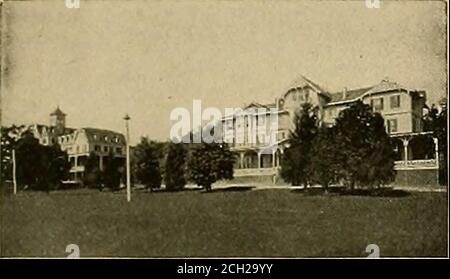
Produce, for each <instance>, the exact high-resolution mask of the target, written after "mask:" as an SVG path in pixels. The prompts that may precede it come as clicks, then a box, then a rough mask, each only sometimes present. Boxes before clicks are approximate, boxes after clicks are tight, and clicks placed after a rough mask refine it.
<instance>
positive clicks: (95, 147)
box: [94, 145, 102, 151]
mask: <svg viewBox="0 0 450 279" xmlns="http://www.w3.org/2000/svg"><path fill="white" fill-rule="evenodd" d="M94 150H95V151H102V148H101V147H100V145H96V146H94Z"/></svg>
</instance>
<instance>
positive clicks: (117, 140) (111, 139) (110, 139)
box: [93, 134, 121, 143]
mask: <svg viewBox="0 0 450 279" xmlns="http://www.w3.org/2000/svg"><path fill="white" fill-rule="evenodd" d="M93 138H94V140H100V138H101V140H103V141H104V142H112V143H120V142H121V141H120V138H119V137H118V136H113V137H110V136H107V135H103V136H101V137H100V136H99V135H97V134H94V135H93Z"/></svg>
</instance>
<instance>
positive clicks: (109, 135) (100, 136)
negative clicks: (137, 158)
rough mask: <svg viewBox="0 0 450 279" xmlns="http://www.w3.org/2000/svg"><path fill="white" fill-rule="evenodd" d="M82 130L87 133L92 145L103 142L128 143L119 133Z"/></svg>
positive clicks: (94, 129) (91, 129)
mask: <svg viewBox="0 0 450 279" xmlns="http://www.w3.org/2000/svg"><path fill="white" fill-rule="evenodd" d="M82 130H84V131H85V134H86V137H87V138H88V141H89V142H92V143H102V142H103V143H104V142H110V143H116V144H125V143H126V140H125V136H124V135H123V134H121V133H118V132H114V131H110V130H105V129H97V128H90V127H87V128H82ZM116 138H117V139H118V142H116Z"/></svg>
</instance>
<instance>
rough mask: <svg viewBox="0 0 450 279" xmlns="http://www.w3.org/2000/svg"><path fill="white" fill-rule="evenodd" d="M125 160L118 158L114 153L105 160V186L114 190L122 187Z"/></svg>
mask: <svg viewBox="0 0 450 279" xmlns="http://www.w3.org/2000/svg"><path fill="white" fill-rule="evenodd" d="M121 169H123V160H121V159H119V158H116V157H115V156H114V154H113V153H112V152H110V153H109V154H108V157H106V158H105V169H104V171H103V182H104V183H105V186H106V187H108V188H111V189H113V190H115V189H118V188H119V187H120V179H121V177H122V173H121Z"/></svg>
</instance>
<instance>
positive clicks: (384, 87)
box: [365, 79, 409, 94]
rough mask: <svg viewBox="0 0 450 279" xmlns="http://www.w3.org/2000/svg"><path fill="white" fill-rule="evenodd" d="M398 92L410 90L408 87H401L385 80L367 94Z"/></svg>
mask: <svg viewBox="0 0 450 279" xmlns="http://www.w3.org/2000/svg"><path fill="white" fill-rule="evenodd" d="M396 90H408V91H409V89H407V88H406V87H404V86H401V85H400V84H398V83H397V82H393V81H389V80H387V79H383V80H382V81H381V82H380V83H378V84H377V85H375V86H373V87H372V88H371V89H370V90H369V91H367V92H365V93H367V94H373V93H379V92H388V91H396Z"/></svg>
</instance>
